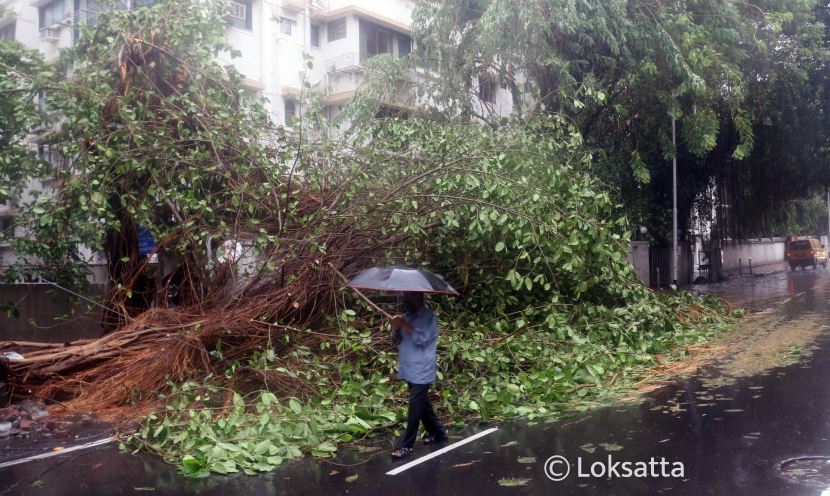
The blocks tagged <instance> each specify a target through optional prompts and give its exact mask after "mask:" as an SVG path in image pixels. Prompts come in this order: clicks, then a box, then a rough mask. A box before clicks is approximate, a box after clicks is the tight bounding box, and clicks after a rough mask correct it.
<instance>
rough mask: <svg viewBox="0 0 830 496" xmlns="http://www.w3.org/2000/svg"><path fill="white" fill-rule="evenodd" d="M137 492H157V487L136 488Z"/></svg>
mask: <svg viewBox="0 0 830 496" xmlns="http://www.w3.org/2000/svg"><path fill="white" fill-rule="evenodd" d="M133 489H135V490H136V491H155V490H156V488H155V487H134V488H133Z"/></svg>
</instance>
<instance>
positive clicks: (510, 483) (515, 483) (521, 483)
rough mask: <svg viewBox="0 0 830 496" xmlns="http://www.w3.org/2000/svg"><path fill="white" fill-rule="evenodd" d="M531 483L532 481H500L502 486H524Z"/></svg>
mask: <svg viewBox="0 0 830 496" xmlns="http://www.w3.org/2000/svg"><path fill="white" fill-rule="evenodd" d="M528 482H530V479H500V480H499V485H500V486H524V485H525V484H527V483H528Z"/></svg>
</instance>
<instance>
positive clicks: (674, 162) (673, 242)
mask: <svg viewBox="0 0 830 496" xmlns="http://www.w3.org/2000/svg"><path fill="white" fill-rule="evenodd" d="M671 96H672V98H674V97H675V95H674V92H673V91H672V95H671ZM671 144H672V146H674V157H672V165H671V175H672V180H671V181H672V216H671V238H672V239H671V246H672V254H671V273H672V276H671V277H672V281H673V284H674V285H675V286H676V285H677V141H676V140H675V118H674V117H672V118H671ZM828 198H830V197H828ZM828 205H830V203H829V204H828Z"/></svg>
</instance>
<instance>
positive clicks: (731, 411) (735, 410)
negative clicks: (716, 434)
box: [724, 408, 743, 413]
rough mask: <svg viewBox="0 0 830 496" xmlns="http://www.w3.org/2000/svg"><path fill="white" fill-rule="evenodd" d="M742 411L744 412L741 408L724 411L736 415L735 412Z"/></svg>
mask: <svg viewBox="0 0 830 496" xmlns="http://www.w3.org/2000/svg"><path fill="white" fill-rule="evenodd" d="M742 411H743V410H742V409H741V408H733V409H732V410H724V412H728V413H735V412H742Z"/></svg>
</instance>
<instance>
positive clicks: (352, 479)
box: [346, 475, 357, 482]
mask: <svg viewBox="0 0 830 496" xmlns="http://www.w3.org/2000/svg"><path fill="white" fill-rule="evenodd" d="M356 480H357V475H353V476H351V477H346V482H354V481H356Z"/></svg>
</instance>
